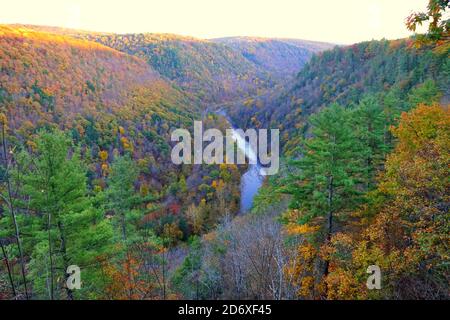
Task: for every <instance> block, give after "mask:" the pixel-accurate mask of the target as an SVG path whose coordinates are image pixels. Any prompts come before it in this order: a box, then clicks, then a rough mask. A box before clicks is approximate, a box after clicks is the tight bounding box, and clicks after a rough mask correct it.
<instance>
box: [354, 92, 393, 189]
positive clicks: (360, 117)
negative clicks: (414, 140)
mask: <svg viewBox="0 0 450 320" xmlns="http://www.w3.org/2000/svg"><path fill="white" fill-rule="evenodd" d="M385 121H386V117H385V114H384V112H383V109H382V108H381V106H380V104H379V103H378V99H377V98H376V97H374V96H365V97H364V98H363V99H362V100H361V102H360V103H359V105H358V106H357V108H356V109H355V110H354V112H353V115H352V122H353V125H354V128H355V138H356V139H357V143H359V144H361V148H362V149H361V156H362V158H363V159H362V160H363V163H364V168H365V175H364V180H365V181H364V184H365V186H366V189H367V190H372V189H373V188H374V186H375V178H376V173H377V172H378V171H379V170H380V169H381V168H382V165H383V162H384V158H385V155H386V152H387V145H386V143H385V141H384V138H385V137H384V136H385V130H386V127H385ZM355 143H356V141H355Z"/></svg>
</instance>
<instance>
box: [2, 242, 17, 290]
mask: <svg viewBox="0 0 450 320" xmlns="http://www.w3.org/2000/svg"><path fill="white" fill-rule="evenodd" d="M0 246H1V247H2V253H3V257H4V259H5V265H6V270H8V278H9V283H10V284H11V292H12V294H13V297H14V299H16V297H17V293H16V286H15V285H14V280H13V277H12V273H11V267H10V265H9V259H8V256H7V254H6V251H5V247H4V246H3V242H2V241H1V240H0Z"/></svg>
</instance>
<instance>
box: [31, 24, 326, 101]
mask: <svg viewBox="0 0 450 320" xmlns="http://www.w3.org/2000/svg"><path fill="white" fill-rule="evenodd" d="M25 27H27V28H32V29H35V30H42V31H48V32H52V33H58V34H63V35H69V36H73V37H76V38H82V39H86V40H90V41H95V42H99V43H101V44H103V45H105V46H109V47H111V48H114V49H116V50H118V51H121V52H126V53H129V54H131V55H135V56H138V57H140V58H142V59H143V60H145V61H147V62H148V64H149V65H151V66H152V68H154V69H155V70H157V71H158V72H159V73H160V74H161V75H162V76H163V77H165V78H166V79H168V80H172V81H173V82H174V83H175V84H176V85H177V86H179V87H180V88H182V89H183V90H186V91H187V92H190V93H192V94H194V95H195V96H196V97H198V98H199V99H200V100H201V101H202V102H203V103H204V104H210V105H211V104H212V105H213V106H214V105H217V104H222V103H226V102H228V103H229V102H233V101H235V100H243V99H245V98H247V97H253V96H258V95H261V94H262V93H264V92H265V91H267V90H268V89H271V88H273V87H274V86H275V85H277V84H280V83H284V82H285V81H286V80H288V79H290V77H291V76H293V75H295V74H296V73H297V72H298V71H299V70H300V69H301V67H302V66H303V65H304V64H305V63H306V62H307V61H308V60H309V59H310V58H311V56H312V55H313V54H314V53H317V52H320V51H324V50H326V49H329V48H331V47H332V45H331V44H327V43H321V42H313V41H303V40H295V39H263V38H250V37H248V38H246V37H236V38H221V39H212V40H202V39H196V38H192V37H183V36H178V35H172V34H122V35H117V34H108V33H95V32H83V31H78V30H71V29H63V28H55V27H45V26H25Z"/></svg>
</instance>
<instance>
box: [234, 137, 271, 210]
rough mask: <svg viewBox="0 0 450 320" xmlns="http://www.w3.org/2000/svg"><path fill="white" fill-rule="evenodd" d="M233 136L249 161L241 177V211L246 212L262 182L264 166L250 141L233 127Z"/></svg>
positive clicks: (250, 206)
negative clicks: (260, 163)
mask: <svg viewBox="0 0 450 320" xmlns="http://www.w3.org/2000/svg"><path fill="white" fill-rule="evenodd" d="M233 138H234V140H235V141H236V145H237V147H238V149H239V150H240V151H241V152H243V153H244V154H245V155H246V157H247V159H249V160H251V161H249V162H252V163H256V164H249V165H248V169H247V171H246V172H245V173H244V174H243V175H242V177H241V212H240V214H245V213H247V212H248V211H249V210H250V209H251V208H252V206H253V200H254V198H255V195H256V194H257V193H258V190H259V189H260V188H261V186H262V184H263V182H264V177H265V176H264V168H262V167H261V165H259V163H258V153H257V150H254V149H253V148H252V146H251V145H250V143H248V142H247V141H246V140H245V138H244V137H243V136H242V135H240V134H239V133H238V132H237V131H236V130H235V128H233Z"/></svg>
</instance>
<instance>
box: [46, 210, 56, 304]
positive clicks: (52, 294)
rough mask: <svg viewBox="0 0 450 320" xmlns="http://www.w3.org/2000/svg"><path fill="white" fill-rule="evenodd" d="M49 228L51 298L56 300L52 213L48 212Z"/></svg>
mask: <svg viewBox="0 0 450 320" xmlns="http://www.w3.org/2000/svg"><path fill="white" fill-rule="evenodd" d="M47 229H48V255H49V260H50V300H54V298H55V296H54V292H55V288H54V280H53V279H54V270H53V269H54V268H53V250H52V214H51V213H50V212H49V213H48V218H47Z"/></svg>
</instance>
